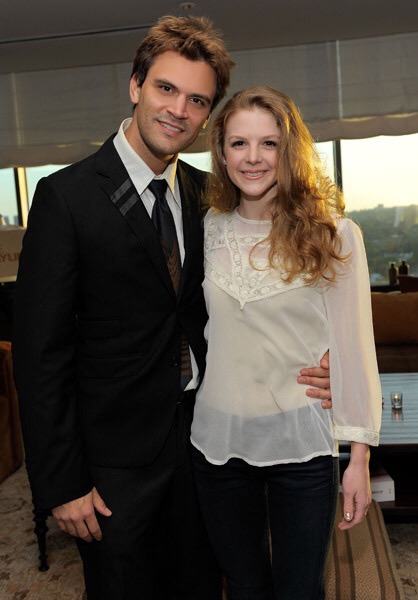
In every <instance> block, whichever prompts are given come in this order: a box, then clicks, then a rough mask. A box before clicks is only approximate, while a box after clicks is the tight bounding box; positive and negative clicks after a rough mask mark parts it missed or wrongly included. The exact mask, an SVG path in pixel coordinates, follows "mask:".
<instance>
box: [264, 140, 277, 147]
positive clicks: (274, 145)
mask: <svg viewBox="0 0 418 600" xmlns="http://www.w3.org/2000/svg"><path fill="white" fill-rule="evenodd" d="M264 144H265V145H266V146H269V147H272V148H277V142H274V141H273V140H267V141H266V142H264Z"/></svg>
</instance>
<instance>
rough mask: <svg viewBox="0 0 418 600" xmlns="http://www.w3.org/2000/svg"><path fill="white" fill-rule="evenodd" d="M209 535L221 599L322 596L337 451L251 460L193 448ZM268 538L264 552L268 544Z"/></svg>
mask: <svg viewBox="0 0 418 600" xmlns="http://www.w3.org/2000/svg"><path fill="white" fill-rule="evenodd" d="M193 459H194V465H195V476H196V482H197V487H198V492H199V497H200V501H201V505H202V510H203V514H204V517H205V520H206V524H207V527H208V531H209V535H210V538H211V542H212V545H213V548H214V550H215V553H216V556H217V558H218V560H219V562H220V565H221V568H222V570H223V571H224V573H225V577H226V581H227V585H228V599H229V600H323V598H324V597H325V594H324V588H323V575H324V569H325V566H326V557H327V553H328V547H329V542H330V537H331V533H332V527H333V524H334V517H335V508H336V501H337V494H338V480H339V477H338V458H332V457H331V456H323V457H318V458H313V459H312V460H310V461H308V462H305V463H289V464H279V465H271V466H266V467H256V466H252V465H249V464H248V463H246V462H244V461H243V460H241V459H239V458H231V459H230V460H229V461H228V462H227V463H226V464H224V465H213V464H211V463H209V462H208V461H207V460H206V459H205V457H204V456H203V454H201V453H200V452H199V451H198V450H196V449H193ZM270 541H271V552H270Z"/></svg>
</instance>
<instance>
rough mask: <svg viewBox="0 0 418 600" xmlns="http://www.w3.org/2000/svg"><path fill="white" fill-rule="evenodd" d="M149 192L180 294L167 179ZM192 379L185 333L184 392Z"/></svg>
mask: <svg viewBox="0 0 418 600" xmlns="http://www.w3.org/2000/svg"><path fill="white" fill-rule="evenodd" d="M148 188H149V190H150V191H151V192H152V193H153V194H154V196H155V202H154V206H153V209H152V215H151V218H152V222H153V223H154V226H155V229H156V230H157V231H158V235H159V236H160V242H161V246H162V249H163V252H164V256H165V259H166V262H167V267H168V271H169V273H170V277H171V281H172V282H173V287H174V290H175V292H176V294H177V293H178V290H179V286H180V277H181V258H180V250H179V244H178V240H177V233H176V226H175V224H174V219H173V215H172V213H171V210H170V207H169V206H168V203H167V200H166V197H165V192H166V190H167V182H166V180H165V179H153V180H152V181H151V183H150V184H149V185H148ZM191 378H192V364H191V360H190V350H189V343H188V341H187V338H186V336H185V335H184V333H183V334H182V338H181V381H180V385H181V389H182V390H184V388H185V387H186V385H187V384H188V382H189V381H190V379H191Z"/></svg>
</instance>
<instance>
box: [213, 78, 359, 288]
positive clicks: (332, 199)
mask: <svg viewBox="0 0 418 600" xmlns="http://www.w3.org/2000/svg"><path fill="white" fill-rule="evenodd" d="M254 108H259V109H262V110H266V111H268V112H270V113H271V114H272V115H273V117H274V118H275V121H276V123H277V125H278V128H279V131H280V134H279V135H280V140H279V146H278V149H277V152H278V167H277V184H278V190H277V196H276V197H275V199H273V202H272V208H271V214H272V228H271V232H270V235H269V237H268V239H267V241H268V242H269V244H270V253H269V262H270V265H271V266H272V267H273V268H277V267H279V268H280V271H281V273H282V278H283V280H284V281H287V282H291V281H293V280H294V279H295V278H296V277H302V278H303V280H304V281H305V282H306V283H315V282H317V281H319V280H320V279H324V280H325V281H333V280H334V279H335V276H336V262H335V261H338V262H345V260H346V258H347V257H343V256H341V255H340V252H341V242H340V239H339V237H338V234H337V228H336V224H335V217H336V216H338V215H342V214H343V212H344V201H343V198H342V195H341V193H340V192H339V190H338V188H337V187H336V186H335V185H334V184H333V183H332V182H331V180H330V179H329V178H328V177H326V176H325V175H324V173H323V169H322V165H321V161H320V159H319V157H318V155H317V153H316V150H315V147H314V142H313V139H312V137H311V135H310V133H309V131H308V129H307V127H306V125H305V124H304V123H303V121H302V118H301V116H300V114H299V111H298V109H297V108H296V106H295V104H294V102H293V101H292V100H291V99H290V98H289V97H288V96H286V94H284V93H282V92H280V91H278V90H276V89H274V88H272V87H269V86H257V87H253V88H249V89H247V90H244V91H241V92H237V93H236V94H234V96H232V98H231V99H230V100H229V101H228V102H227V103H226V104H225V106H224V107H223V109H222V110H221V112H220V113H219V115H218V116H217V117H216V119H215V121H214V124H213V127H212V130H211V150H212V171H213V177H211V178H210V179H209V184H208V188H207V192H206V203H207V204H208V205H209V206H212V207H214V208H215V209H217V210H218V211H219V212H231V211H232V210H234V209H235V208H236V207H237V206H238V205H239V202H240V191H239V189H238V188H237V187H236V186H235V185H234V184H233V183H232V181H231V180H230V179H229V177H228V173H227V170H226V167H225V164H224V137H225V128H226V123H227V121H228V119H229V117H230V116H231V115H232V114H234V113H236V112H237V111H239V110H251V109H254Z"/></svg>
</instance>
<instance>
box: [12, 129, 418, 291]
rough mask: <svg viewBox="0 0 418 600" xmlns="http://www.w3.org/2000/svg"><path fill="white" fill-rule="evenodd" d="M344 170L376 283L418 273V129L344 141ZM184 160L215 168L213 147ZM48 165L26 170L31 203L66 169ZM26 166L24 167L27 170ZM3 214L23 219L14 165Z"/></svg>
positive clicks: (321, 146)
mask: <svg viewBox="0 0 418 600" xmlns="http://www.w3.org/2000/svg"><path fill="white" fill-rule="evenodd" d="M340 144H341V165H342V166H341V172H342V185H343V191H344V198H345V202H346V210H347V214H348V215H349V216H350V217H351V218H352V219H354V221H356V222H357V223H358V224H359V225H360V227H361V228H362V230H363V233H364V239H365V246H366V252H367V258H368V263H369V271H370V280H371V283H372V285H376V284H387V283H388V269H389V266H390V263H392V262H394V263H395V265H396V266H398V265H399V264H400V263H401V261H402V260H404V261H406V262H407V263H408V264H409V265H410V274H412V275H418V186H417V184H416V180H415V179H416V177H415V170H416V156H417V155H418V134H412V135H404V136H379V137H375V138H368V139H357V140H341V142H340ZM334 147H335V143H334V142H332V141H329V142H319V143H317V144H316V148H317V151H318V154H319V156H320V158H321V160H322V162H323V164H324V167H325V171H326V173H327V174H328V175H329V176H330V177H331V179H333V180H335V176H334V173H335V166H336V165H335V161H334ZM180 158H181V159H182V160H184V161H185V162H187V163H189V164H191V165H193V166H195V167H197V168H199V169H202V170H204V171H210V170H211V161H210V153H209V152H199V153H182V154H180ZM62 168H63V165H45V166H42V167H31V168H27V169H25V171H26V180H27V188H28V197H29V201H28V202H29V206H30V204H31V203H32V198H33V195H34V193H35V189H36V185H37V183H38V181H39V179H40V178H41V177H45V176H47V175H49V174H50V173H53V172H55V171H57V170H58V169H62ZM22 171H24V170H23V169H22ZM0 189H1V191H2V198H1V201H0V202H1V203H0V214H3V215H4V217H5V220H6V222H8V223H18V210H17V200H16V192H15V183H14V174H13V169H2V170H0Z"/></svg>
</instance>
